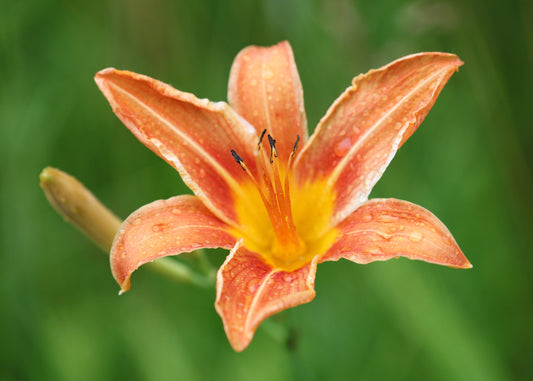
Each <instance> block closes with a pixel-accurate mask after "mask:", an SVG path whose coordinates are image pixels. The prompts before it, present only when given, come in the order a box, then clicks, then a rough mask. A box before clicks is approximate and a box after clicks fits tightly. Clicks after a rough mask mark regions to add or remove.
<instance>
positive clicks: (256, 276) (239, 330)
mask: <svg viewBox="0 0 533 381" xmlns="http://www.w3.org/2000/svg"><path fill="white" fill-rule="evenodd" d="M317 261H318V256H317V257H315V258H314V259H313V261H312V262H311V263H310V264H307V265H306V266H304V267H301V268H299V269H297V270H295V271H292V272H285V271H280V270H277V269H274V268H273V267H272V266H270V265H269V264H267V263H265V262H264V261H263V260H262V259H261V257H260V255H259V254H256V253H254V252H252V251H249V250H247V249H246V248H244V247H241V246H240V244H237V245H236V246H235V248H234V249H233V250H232V251H231V253H230V255H229V256H228V258H227V259H226V261H225V262H224V264H223V265H222V267H221V268H220V270H219V271H218V274H217V300H216V302H215V308H216V310H217V312H218V314H219V315H220V316H221V317H222V322H223V323H224V329H225V331H226V335H227V336H228V340H229V342H230V344H231V346H232V347H233V349H235V350H236V351H238V352H240V351H242V350H244V349H245V348H246V347H247V346H248V344H250V341H251V340H252V338H253V336H254V333H255V330H256V329H257V327H258V326H259V324H260V323H261V322H262V321H263V320H264V319H266V318H267V317H268V316H270V315H272V314H275V313H276V312H279V311H282V310H285V309H287V308H290V307H294V306H297V305H300V304H303V303H307V302H310V301H311V300H313V298H314V297H315V289H314V285H315V273H316V263H317Z"/></svg>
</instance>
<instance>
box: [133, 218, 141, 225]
mask: <svg viewBox="0 0 533 381" xmlns="http://www.w3.org/2000/svg"><path fill="white" fill-rule="evenodd" d="M141 221H142V219H141V218H136V219H134V220H133V222H132V223H131V224H132V225H135V226H137V225H139V224H140V223H141Z"/></svg>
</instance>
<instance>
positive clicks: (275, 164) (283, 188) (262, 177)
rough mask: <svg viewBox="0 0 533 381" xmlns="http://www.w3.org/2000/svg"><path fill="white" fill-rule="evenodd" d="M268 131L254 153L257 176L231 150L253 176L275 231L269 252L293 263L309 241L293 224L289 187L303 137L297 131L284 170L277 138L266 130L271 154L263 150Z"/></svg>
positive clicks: (251, 176)
mask: <svg viewBox="0 0 533 381" xmlns="http://www.w3.org/2000/svg"><path fill="white" fill-rule="evenodd" d="M265 134H266V130H263V132H262V133H261V136H260V138H259V142H258V144H257V152H258V155H256V156H255V157H256V167H257V168H258V173H257V174H256V175H255V176H254V174H252V173H251V171H250V169H249V168H248V167H247V166H246V164H245V163H244V161H243V160H242V159H241V157H240V156H239V155H238V154H237V153H236V152H235V151H234V150H232V151H231V154H232V156H233V158H234V159H235V161H236V162H237V163H238V164H239V165H240V166H241V168H242V169H243V170H244V171H245V172H246V173H247V174H248V176H249V177H250V180H251V182H252V184H253V185H254V187H255V189H256V191H257V193H258V194H259V196H260V197H261V200H262V202H263V204H264V207H265V210H266V213H267V215H268V218H269V220H270V223H271V225H272V231H273V233H274V240H273V242H272V245H271V247H270V248H269V254H271V255H272V256H273V257H274V258H271V259H274V261H275V262H277V261H281V262H284V263H290V262H293V261H294V259H295V258H299V257H301V256H302V255H303V254H304V253H305V251H306V244H305V243H304V241H303V240H302V239H301V238H300V236H299V234H298V232H297V230H296V226H295V224H294V220H293V215H292V209H291V199H290V190H289V182H290V181H289V175H290V170H291V165H292V161H293V158H294V155H295V153H296V149H297V148H298V142H299V140H300V137H299V136H298V135H297V136H296V142H295V143H294V147H293V149H292V152H291V154H290V156H289V159H288V162H287V163H286V165H285V166H284V167H283V170H282V169H281V168H280V163H279V159H278V152H277V150H276V141H275V140H274V138H273V137H272V136H271V135H268V134H267V138H268V144H269V146H270V155H266V154H265V153H264V152H261V151H262V148H263V138H264V137H265ZM263 233H266V232H263Z"/></svg>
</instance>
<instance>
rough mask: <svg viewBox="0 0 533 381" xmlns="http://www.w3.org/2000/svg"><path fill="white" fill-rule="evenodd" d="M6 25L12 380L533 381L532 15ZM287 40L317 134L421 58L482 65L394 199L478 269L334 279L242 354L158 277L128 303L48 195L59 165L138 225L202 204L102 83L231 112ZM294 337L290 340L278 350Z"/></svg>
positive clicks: (199, 307) (389, 179)
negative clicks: (237, 71) (364, 81)
mask: <svg viewBox="0 0 533 381" xmlns="http://www.w3.org/2000/svg"><path fill="white" fill-rule="evenodd" d="M0 9H2V12H1V13H0V57H1V58H0V78H2V86H1V88H0V133H1V138H0V162H1V163H2V174H1V176H0V187H1V188H0V208H1V209H0V210H1V214H0V263H1V266H0V305H1V310H0V379H2V380H30V379H31V380H57V381H58V380H115V379H131V380H167V379H168V380H171V379H172V380H175V379H183V380H204V379H216V380H263V379H264V380H290V379H302V380H337V379H339V380H340V379H360V380H428V379H430V380H459V381H460V380H465V381H475V380H483V381H491V380H494V381H496V380H512V379H526V378H528V376H529V377H532V374H533V373H532V371H531V367H530V363H529V362H530V359H531V354H532V353H533V329H532V325H531V322H532V321H533V305H532V300H533V295H532V290H533V287H532V279H531V269H532V268H533V266H532V265H533V257H532V256H531V245H530V243H529V239H530V237H531V236H530V234H531V221H532V219H533V202H532V198H531V196H532V195H533V185H532V184H533V178H532V173H533V172H532V170H531V168H532V165H533V155H532V152H533V151H532V150H531V149H530V147H529V145H530V143H531V141H532V140H533V139H532V138H533V129H531V116H530V115H529V114H530V112H531V96H530V91H531V88H532V87H533V75H532V71H531V68H532V67H533V34H532V32H531V26H530V20H529V19H528V18H527V16H526V15H531V14H533V6H532V5H531V3H530V2H527V1H509V2H494V3H491V2H486V1H481V0H467V1H458V0H457V1H454V0H449V1H442V2H434V1H429V0H427V1H393V0H376V1H363V0H353V1H351V0H328V1H326V0H323V1H322V0H313V1H304V0H291V1H288V0H264V1H248V0H229V1H224V2H222V1H215V0H212V1H209V0H196V1H185V0H180V1H172V0H156V1H150V2H148V1H141V0H117V1H101V0H95V1H91V2H84V1H59V0H58V1H53V0H48V1H46V0H26V1H11V2H7V4H5V1H4V4H2V5H1V7H0ZM282 39H287V40H289V41H290V42H291V44H292V46H293V49H294V52H295V57H296V62H297V64H298V67H299V70H300V76H301V79H302V83H303V87H304V92H305V99H306V108H307V114H308V119H309V125H310V128H311V129H312V128H314V126H315V125H316V123H317V122H318V120H319V118H320V117H321V116H322V115H323V114H324V113H325V111H326V110H327V107H329V105H330V104H331V103H332V101H333V100H334V99H335V97H336V96H338V95H339V94H340V92H341V91H342V90H343V89H344V88H346V87H347V86H348V85H349V83H350V81H351V79H352V77H353V76H355V75H357V74H358V73H360V72H366V71H367V70H369V69H370V68H374V67H379V66H381V65H383V64H386V63H388V62H389V61H391V60H393V59H396V58H399V57H400V56H403V55H406V54H409V53H414V52H418V51H428V50H436V51H448V52H453V53H457V54H458V55H459V56H460V57H461V58H462V59H463V60H464V61H465V66H463V67H462V68H461V69H460V71H459V73H458V74H455V75H454V76H453V77H452V79H451V81H450V83H449V84H448V85H447V86H446V88H445V89H444V91H443V93H442V95H441V96H440V98H439V99H438V101H437V103H436V105H435V107H434V109H433V110H432V111H431V112H430V114H429V116H428V117H427V118H426V120H425V122H424V123H423V125H422V127H421V129H420V130H419V131H418V132H417V133H416V134H415V135H414V136H413V137H412V138H411V140H410V141H409V142H408V143H407V144H406V145H405V146H404V147H403V148H402V149H401V150H400V152H399V153H398V155H397V157H396V158H395V160H394V161H393V162H392V164H391V166H390V167H389V169H388V170H387V172H386V173H385V175H384V177H383V179H382V180H381V181H380V183H379V184H378V186H377V187H376V189H375V191H374V193H373V196H374V197H397V198H401V199H405V200H409V201H412V202H415V203H417V204H420V205H422V206H425V207H427V208H428V209H429V210H431V211H432V212H434V213H435V214H436V215H437V216H439V217H440V218H441V219H442V220H443V221H444V222H445V223H446V225H447V226H448V227H449V229H450V230H451V231H452V233H453V234H454V236H455V237H456V239H457V241H458V243H459V245H460V246H461V247H462V249H463V251H464V252H465V254H466V255H467V257H468V258H469V259H470V261H471V262H472V263H473V264H474V268H473V269H472V270H469V271H459V270H451V269H447V268H440V267H437V266H432V265H428V264H425V263H418V262H410V261H407V260H398V261H389V262H387V263H375V264H371V265H368V266H360V265H356V264H353V263H349V262H348V261H340V262H339V263H327V264H323V265H321V266H320V267H319V269H318V277H317V297H316V299H315V300H314V301H313V302H312V303H310V304H307V305H303V306H301V307H298V308H295V309H292V310H289V311H286V312H284V313H282V314H280V315H278V316H275V317H273V318H271V319H270V320H271V321H270V322H267V323H276V324H273V325H270V329H269V324H266V326H262V327H261V328H260V329H259V330H258V333H257V335H256V338H255V339H254V341H253V342H252V344H251V345H250V347H249V348H248V349H247V350H246V351H245V352H243V353H241V354H237V353H234V352H233V351H232V350H231V348H230V346H229V344H228V342H227V340H226V338H225V336H224V332H223V328H222V324H221V321H220V319H219V317H218V316H217V315H216V312H215V310H214V307H213V303H214V299H215V293H214V290H210V291H206V290H199V289H196V288H194V287H191V286H180V285H176V284H173V283H170V282H168V281H167V280H165V279H161V278H158V277H157V276H155V275H152V274H148V273H147V272H144V271H139V273H138V274H135V275H134V280H133V289H132V291H130V292H129V293H127V294H126V295H124V296H121V297H120V298H119V297H118V296H117V292H118V286H117V285H116V284H115V283H114V281H113V279H112V277H111V274H110V270H109V265H108V262H107V259H106V258H105V256H103V255H101V254H100V253H99V249H98V248H97V247H96V246H94V245H92V244H91V243H90V242H87V241H86V239H85V237H83V236H82V235H81V234H79V233H78V232H76V231H75V230H74V229H73V228H72V227H71V226H69V225H67V224H66V223H64V222H63V221H62V220H61V219H60V218H59V217H58V216H57V215H56V214H55V212H54V211H53V210H52V209H51V207H50V206H49V205H48V204H47V202H46V199H45V197H44V195H43V194H42V192H41V190H40V188H39V185H38V174H39V172H40V170H41V169H42V168H43V167H45V166H48V165H51V166H56V167H58V168H61V169H63V170H65V171H67V172H69V173H71V174H73V175H74V176H76V177H78V178H79V179H80V180H81V181H83V182H84V183H85V184H86V185H87V186H88V187H89V188H90V189H91V190H92V191H93V192H94V193H95V194H96V195H97V196H98V197H99V198H100V199H101V200H102V201H103V202H104V203H105V204H106V205H109V206H110V207H111V208H112V209H114V211H115V212H116V213H117V214H119V215H121V216H122V217H125V216H127V215H128V214H129V213H130V212H132V211H133V210H135V209H136V208H138V207H139V206H141V205H143V204H146V203H148V202H150V201H153V200H155V199H157V198H168V197H171V196H173V195H176V194H180V193H185V192H189V191H188V190H187V189H186V188H185V186H184V185H183V183H182V182H181V180H180V179H179V177H178V176H177V175H176V174H175V172H174V171H173V170H172V169H171V168H170V167H169V166H167V165H166V164H165V163H164V162H163V161H161V160H160V159H159V158H157V157H156V156H155V155H154V154H152V153H151V152H150V151H149V150H147V149H146V148H144V147H143V146H142V145H141V144H140V143H139V142H138V141H137V140H136V139H135V138H134V137H133V136H132V135H131V134H130V133H129V132H128V131H127V129H126V128H124V127H123V126H122V125H121V123H120V122H119V121H118V119H117V118H116V117H115V116H114V115H113V114H112V112H111V110H110V108H109V106H108V104H107V102H106V101H105V100H104V97H103V96H102V95H101V94H100V93H99V91H98V90H97V88H96V86H95V84H94V82H93V81H92V77H93V75H94V73H96V71H98V70H100V69H102V68H104V67H108V66H114V67H117V68H123V69H129V70H133V71H137V72H141V73H143V74H147V75H151V76H153V77H155V78H158V79H161V80H162V81H164V82H167V83H171V84H173V85H174V86H175V87H177V88H179V89H181V90H185V91H189V92H194V93H195V94H197V95H198V96H200V97H207V98H210V99H212V100H224V99H225V98H226V95H225V91H226V83H227V78H228V73H229V68H230V66H231V62H232V59H233V57H234V56H235V54H236V53H237V52H238V51H239V50H240V49H241V48H243V47H245V46H247V45H250V44H259V45H268V44H274V43H276V42H278V41H279V40H282ZM210 255H212V256H213V257H214V258H215V259H214V261H218V262H220V261H222V260H223V256H224V253H223V252H222V251H217V252H212V253H210ZM276 325H281V326H282V327H286V328H287V330H288V334H287V335H284V334H281V335H272V334H271V333H272V330H273V329H274V328H275V327H276ZM276 337H278V338H277V339H276ZM287 337H288V338H289V342H287V340H286V338H287ZM280 338H282V339H280Z"/></svg>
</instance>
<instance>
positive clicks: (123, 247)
mask: <svg viewBox="0 0 533 381" xmlns="http://www.w3.org/2000/svg"><path fill="white" fill-rule="evenodd" d="M228 229H229V227H228V225H226V224H225V223H224V222H222V221H221V220H220V219H218V218H217V217H216V216H215V215H214V214H213V213H211V212H210V211H209V209H207V208H206V207H205V206H204V205H203V204H202V203H201V202H200V200H198V198H196V197H195V196H189V195H183V196H176V197H172V198H170V199H168V200H158V201H155V202H152V203H150V204H148V205H145V206H143V207H141V208H140V209H138V210H136V211H135V212H133V213H132V214H131V215H130V216H129V217H128V218H127V219H126V220H125V221H124V223H123V224H122V226H121V227H120V229H119V231H118V233H117V235H116V237H115V240H114V241H113V247H112V248H111V258H110V261H111V271H112V272H113V276H114V278H115V280H116V281H117V282H118V284H119V285H120V288H121V290H122V291H127V290H129V288H130V277H131V274H132V273H133V272H134V271H135V270H136V269H137V268H138V267H139V266H141V265H143V264H145V263H147V262H151V261H153V260H155V259H157V258H161V257H166V256H169V255H177V254H180V253H184V252H190V251H193V250H196V249H201V248H216V247H223V248H226V249H230V248H232V247H233V246H234V245H235V242H236V239H235V238H234V237H233V236H232V235H231V234H230V233H228Z"/></svg>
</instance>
